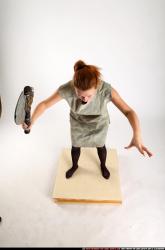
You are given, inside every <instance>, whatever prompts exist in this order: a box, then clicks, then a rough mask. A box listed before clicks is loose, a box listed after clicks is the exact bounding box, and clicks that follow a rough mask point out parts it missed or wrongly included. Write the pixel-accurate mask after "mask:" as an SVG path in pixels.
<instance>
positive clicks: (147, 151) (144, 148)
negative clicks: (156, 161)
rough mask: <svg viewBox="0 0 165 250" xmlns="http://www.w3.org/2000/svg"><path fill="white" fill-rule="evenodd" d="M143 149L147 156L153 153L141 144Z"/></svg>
mask: <svg viewBox="0 0 165 250" xmlns="http://www.w3.org/2000/svg"><path fill="white" fill-rule="evenodd" d="M143 150H144V151H145V152H146V153H147V154H148V156H149V157H151V156H152V155H153V154H152V153H151V152H150V151H149V150H148V149H147V148H146V147H144V146H143Z"/></svg>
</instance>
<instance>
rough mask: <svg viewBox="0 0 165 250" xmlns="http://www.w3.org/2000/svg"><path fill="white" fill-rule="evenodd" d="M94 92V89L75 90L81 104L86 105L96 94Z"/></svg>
mask: <svg viewBox="0 0 165 250" xmlns="http://www.w3.org/2000/svg"><path fill="white" fill-rule="evenodd" d="M96 91H97V89H95V88H94V87H93V88H91V89H88V90H81V89H78V88H75V92H76V95H77V97H78V98H79V99H80V100H81V101H82V103H83V104H86V103H88V102H89V101H91V99H92V98H93V96H94V95H95V94H96Z"/></svg>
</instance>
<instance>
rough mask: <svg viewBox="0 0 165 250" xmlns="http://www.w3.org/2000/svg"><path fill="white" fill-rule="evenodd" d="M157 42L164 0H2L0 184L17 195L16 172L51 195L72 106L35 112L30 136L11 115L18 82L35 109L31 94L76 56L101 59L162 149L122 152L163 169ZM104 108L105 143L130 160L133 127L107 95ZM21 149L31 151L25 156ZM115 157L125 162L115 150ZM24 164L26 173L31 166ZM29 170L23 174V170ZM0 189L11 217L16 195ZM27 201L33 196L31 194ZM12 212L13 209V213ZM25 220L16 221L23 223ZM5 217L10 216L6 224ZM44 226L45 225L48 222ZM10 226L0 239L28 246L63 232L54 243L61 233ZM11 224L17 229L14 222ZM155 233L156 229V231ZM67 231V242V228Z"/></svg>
mask: <svg viewBox="0 0 165 250" xmlns="http://www.w3.org/2000/svg"><path fill="white" fill-rule="evenodd" d="M164 44H165V1H163V0H84V1H80V0H68V1H67V0H54V1H53V0H0V94H1V98H2V107H3V111H2V117H1V120H0V128H1V131H2V133H1V146H0V147H1V153H2V157H1V164H0V165H1V166H3V167H2V168H1V172H2V173H1V175H2V177H3V181H2V182H1V188H2V187H3V188H2V189H1V190H4V186H6V188H8V190H13V192H15V193H13V195H15V196H14V197H18V193H19V192H21V190H20V187H18V186H16V184H15V183H17V181H18V179H19V178H20V183H21V182H23V183H27V185H30V184H28V183H29V179H30V180H32V182H33V185H34V183H37V184H36V186H37V187H38V186H39V187H40V188H41V190H40V191H41V193H42V191H43V193H44V192H45V193H46V195H47V199H46V200H45V204H47V202H48V201H47V200H48V199H50V196H51V187H52V185H53V184H54V183H53V180H54V179H53V178H54V168H55V163H56V161H57V159H58V153H59V152H60V150H61V148H62V147H65V146H66V147H69V146H70V143H71V142H70V131H69V119H68V118H69V107H68V106H67V103H66V102H65V101H62V102H59V103H58V104H56V105H55V106H53V107H52V108H51V109H50V110H48V111H46V112H45V113H44V114H43V115H42V116H41V117H40V118H39V119H38V121H37V122H36V124H35V125H34V127H33V129H32V132H31V134H30V135H28V136H27V135H26V136H25V135H24V134H23V131H22V129H21V128H20V127H18V126H16V125H15V124H14V109H15V105H16V102H17V99H18V96H19V94H20V92H21V91H22V90H23V87H24V86H25V85H30V86H33V87H34V90H35V97H34V102H33V106H32V109H34V107H35V106H36V104H37V103H38V102H40V101H41V100H43V99H45V98H47V97H48V96H49V95H51V94H52V93H53V92H54V91H55V90H56V89H57V88H58V87H59V86H60V85H61V84H63V83H65V82H67V81H68V80H70V79H71V78H72V76H73V73H74V72H73V65H74V63H75V62H76V61H77V60H79V59H82V60H84V61H85V62H86V63H88V64H94V65H97V66H99V67H101V68H102V71H101V72H102V75H103V79H104V80H105V81H107V82H109V83H111V84H112V86H113V87H114V88H115V89H116V90H117V91H118V92H119V94H120V95H121V97H122V98H123V99H124V100H125V101H126V102H127V103H128V104H129V105H130V106H131V107H132V108H133V109H134V110H135V111H136V112H137V114H138V116H139V119H140V121H141V126H142V132H143V138H144V139H145V142H146V144H147V146H148V147H149V148H151V150H152V151H159V154H160V153H161V152H162V155H161V157H159V159H158V158H157V159H156V158H155V161H154V160H150V162H149V161H147V160H143V162H142V160H141V158H140V157H141V156H140V155H139V153H138V152H137V151H135V150H132V151H130V154H129V156H130V157H131V156H132V157H134V158H133V159H134V160H136V161H137V162H138V161H139V159H140V162H138V166H139V164H140V165H142V164H143V165H145V166H148V168H149V164H151V163H152V164H153V165H154V164H158V160H159V164H158V165H159V166H160V168H162V171H164V170H163V164H164V162H165V161H164V156H163V152H164V144H162V133H164V127H163V125H164V118H165V117H164V109H165V98H164V93H165V85H164V82H165V73H164V72H165V71H164V66H165V59H164V58H165V46H164ZM108 109H109V111H110V116H111V127H110V130H109V133H108V138H107V146H110V147H115V148H117V149H118V150H119V154H121V155H124V157H127V159H128V153H127V152H126V153H125V151H124V150H123V147H124V146H126V145H128V143H129V142H130V139H131V128H130V126H129V124H128V121H127V120H126V118H125V117H124V116H123V115H122V114H121V113H120V111H118V110H117V109H116V108H115V107H114V106H113V105H111V104H109V106H108ZM153 138H154V140H153ZM27 155H28V156H29V158H30V159H28V160H27V161H25V159H26V158H27ZM125 155H126V156H125ZM159 156H160V155H159ZM120 160H121V163H123V160H122V159H121V158H120ZM129 161H130V159H128V162H129ZM128 162H127V161H126V162H125V161H124V164H125V163H126V164H128V165H129V163H128ZM135 165H136V164H135ZM29 168H30V169H31V174H30V175H28V174H29ZM26 171H27V172H26ZM33 171H34V172H33ZM128 171H129V170H128ZM157 172H159V171H157ZM25 173H26V174H25ZM27 173H28V174H27ZM146 173H147V172H146ZM163 174H164V172H163ZM27 176H28V177H29V179H26V178H28V177H27ZM122 177H123V175H122V170H121V178H122ZM23 178H25V179H23ZM33 178H34V179H33ZM45 178H47V179H46V180H45ZM139 178H140V176H139ZM16 180H17V181H16ZM36 180H38V182H37V181H36ZM124 182H125V180H124V178H123V183H124ZM18 183H19V182H18ZM43 183H44V184H43ZM50 183H51V184H50ZM162 185H163V184H162ZM34 186H35V185H34ZM34 186H33V187H31V190H33V188H34ZM25 189H26V188H25ZM48 189H50V190H49V191H48ZM14 190H15V191H14ZM29 190H30V187H29ZM45 190H47V191H45ZM26 191H27V192H28V190H26ZM24 192H25V190H24V189H22V193H21V194H20V196H19V197H22V199H23V197H24ZM29 192H30V191H29ZM123 192H124V191H123ZM32 193H33V192H32ZM2 195H3V196H4V207H3V209H2V211H1V213H2V215H3V214H4V215H5V216H6V217H8V216H9V211H8V209H7V207H9V201H10V200H12V199H13V195H11V193H10V192H9V193H7V192H6V191H4V192H3V193H2ZM10 195H11V196H10ZM28 195H31V194H29V193H28ZM36 196H38V194H36ZM35 199H36V197H34V200H35ZM34 200H33V199H32V201H31V203H33V202H34ZM41 200H42V198H41ZM13 201H14V199H13ZM31 203H29V206H30V204H31ZM33 204H34V203H33ZM26 205H27V204H26ZM45 206H46V205H45ZM53 208H54V204H53ZM53 208H52V211H53ZM20 209H21V208H20ZM89 209H90V208H89ZM155 209H156V208H155ZM16 211H17V206H16V205H15V207H14V209H13V211H12V209H11V211H10V215H11V217H10V218H12V215H13V214H14V213H16ZM39 211H40V210H39ZM155 211H157V210H155ZM25 213H26V209H25ZM52 213H53V212H52ZM18 215H19V214H15V216H16V217H17V216H18ZM23 217H24V216H23ZM11 220H12V219H11ZM48 221H49V220H48ZM17 223H18V222H17ZM23 223H24V222H23V221H22V225H23ZM31 223H32V221H31ZM45 223H46V222H45ZM114 223H115V220H114ZM154 223H155V222H154ZM10 224H11V221H10V220H9V221H8V224H7V225H10ZM31 226H32V224H31ZM47 226H48V228H49V226H50V225H49V223H48V225H47ZM159 226H160V225H159ZM149 227H150V226H149ZM1 228H2V229H3V227H1ZM32 228H33V226H32ZM126 228H127V226H126V225H125V228H124V231H125V232H126V233H127V230H126ZM17 229H18V228H17ZM127 229H128V228H127ZM0 230H1V229H0ZM5 230H6V231H5ZM7 230H8V229H7V227H6V228H5V223H4V231H3V237H2V238H3V240H2V238H0V239H1V240H2V241H1V242H2V243H0V245H5V246H8V245H10V244H11V245H12V244H13V245H19V244H20V245H28V244H29V245H30V246H31V245H32V244H33V245H37V242H38V244H39V242H41V245H42V246H43V245H44V243H45V242H49V243H50V244H51V240H52V244H54V245H56V246H59V245H60V246H66V244H67V243H65V240H63V241H62V242H61V241H60V242H61V243H58V240H57V242H56V241H53V239H52V238H51V233H50V232H49V236H48V237H47V240H46V239H45V241H43V242H42V236H41V235H42V234H41V235H40V236H38V237H39V238H37V239H38V241H35V239H33V240H32V238H29V239H26V237H27V238H28V233H29V230H30V228H27V231H26V230H25V233H24V235H23V236H22V241H21V240H20V241H19V239H20V238H19V236H18V235H19V233H20V232H19V230H18V235H17V236H18V238H17V237H16V235H15V238H10V240H9V238H8V237H9V236H8V231H7ZM68 230H69V228H68ZM75 230H76V229H75ZM13 231H15V232H17V230H15V229H14V228H13ZM71 231H72V230H71ZM73 231H74V229H73ZM82 231H83V230H82ZM53 233H54V232H52V235H53ZM136 233H137V232H136ZM155 233H156V235H158V232H155ZM162 233H163V230H162ZM15 234H16V233H15ZM29 237H32V236H29ZM49 237H50V238H49ZM65 237H66V242H67V232H66V235H65ZM148 237H150V235H149V236H148ZM48 238H49V240H48ZM105 238H106V239H107V237H105ZM105 238H104V237H103V239H100V241H99V240H98V241H95V240H93V241H92V242H91V244H89V242H88V241H87V240H86V239H84V241H83V242H81V241H78V240H77V241H76V240H73V241H71V242H70V243H68V244H70V246H73V245H74V246H75V245H76V244H77V245H79V246H80V245H81V243H82V245H83V243H84V244H86V246H99V245H101V246H103V245H104V242H106V241H105ZM113 239H115V236H114V237H113ZM118 239H119V238H116V241H114V244H115V243H116V244H117V245H118V246H121V244H122V242H123V239H122V241H120V239H119V241H118ZM161 240H162V241H161ZM68 242H69V241H68ZM80 242H81V243H80ZM111 242H112V241H111ZM130 242H132V244H135V245H136V243H138V242H139V241H138V239H137V238H135V239H134V241H129V240H128V241H125V244H126V245H127V244H129V243H130ZM156 242H157V243H159V242H162V243H163V234H162V238H161V233H160V241H159V240H157V241H156ZM95 243H96V244H95ZM143 243H144V244H146V242H145V239H144V241H143V240H142V245H143V246H144V244H143ZM153 243H154V241H153ZM45 244H46V243H45ZM47 244H48V243H47ZM106 244H107V245H109V244H110V242H109V241H107V242H106ZM157 245H158V244H157ZM127 246H128V245H127Z"/></svg>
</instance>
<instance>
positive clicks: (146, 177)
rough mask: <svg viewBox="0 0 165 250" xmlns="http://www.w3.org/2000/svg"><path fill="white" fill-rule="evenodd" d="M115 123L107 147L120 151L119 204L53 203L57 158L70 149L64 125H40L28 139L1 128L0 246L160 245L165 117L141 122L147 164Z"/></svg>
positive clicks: (164, 241) (164, 226)
mask: <svg viewBox="0 0 165 250" xmlns="http://www.w3.org/2000/svg"><path fill="white" fill-rule="evenodd" d="M124 119H125V118H124ZM121 121H122V122H121V123H120V122H119V123H118V122H117V121H116V122H113V123H112V125H111V129H110V130H109V134H108V138H107V147H112V148H116V149H117V151H118V159H119V171H120V180H121V189H122V194H123V204H122V205H108V204H106V205H105V204H102V205H100V204H92V205H90V204H85V205H84V204H83V205H57V204H55V203H54V202H53V201H52V199H51V195H52V191H53V186H54V179H55V174H56V166H57V161H58V157H59V154H60V152H61V149H62V148H63V147H68V146H69V138H70V137H69V128H67V129H65V127H67V125H68V124H67V122H66V123H64V124H63V125H61V124H60V121H59V122H58V121H57V123H56V125H53V124H52V125H51V124H48V125H47V126H48V129H47V127H46V125H43V123H42V122H41V121H40V122H38V124H36V125H35V127H34V128H33V131H32V133H31V134H30V135H24V134H23V131H22V130H21V128H18V127H16V126H15V125H14V124H11V125H10V126H6V125H4V124H3V123H2V124H1V140H0V152H1V159H0V166H1V167H0V176H1V181H0V216H1V217H2V219H3V220H2V222H1V224H0V246H1V247H2V246H6V247H16V246H18V247H20V246H22V247H32V246H34V247H39V246H40V247H44V246H48V247H53V246H54V247H112V246H118V247H124V246H127V247H128V246H129V247H130V246H132V247H135V246H136V247H137V246H138V247H140V246H143V247H145V246H150V247H151V246H165V237H164V235H165V223H164V222H165V213H164V211H165V194H164V190H165V156H164V151H165V143H164V139H163V137H164V127H163V126H164V120H163V119H153V120H149V119H148V120H147V119H142V124H143V126H142V128H143V139H144V141H145V144H146V146H148V147H149V148H150V149H151V150H152V151H153V153H154V156H153V157H152V158H150V159H149V158H148V157H143V156H141V155H140V154H139V153H138V152H137V151H136V149H130V150H129V151H127V150H125V149H123V147H124V146H126V145H127V144H128V143H129V140H130V138H131V137H130V136H131V133H130V130H129V129H127V128H128V123H127V121H126V122H125V121H124V120H121ZM57 131H58V132H57ZM112 132H113V133H112Z"/></svg>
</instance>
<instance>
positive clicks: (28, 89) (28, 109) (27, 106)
mask: <svg viewBox="0 0 165 250" xmlns="http://www.w3.org/2000/svg"><path fill="white" fill-rule="evenodd" d="M24 95H25V97H26V102H25V119H24V122H25V123H26V124H27V125H28V126H30V125H31V117H30V116H31V114H30V113H31V104H32V102H33V88H31V87H30V86H26V87H25V88H24ZM24 133H25V134H29V133H30V129H28V128H27V129H24Z"/></svg>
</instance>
